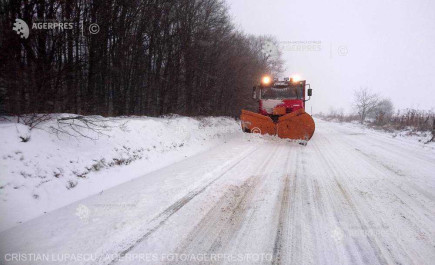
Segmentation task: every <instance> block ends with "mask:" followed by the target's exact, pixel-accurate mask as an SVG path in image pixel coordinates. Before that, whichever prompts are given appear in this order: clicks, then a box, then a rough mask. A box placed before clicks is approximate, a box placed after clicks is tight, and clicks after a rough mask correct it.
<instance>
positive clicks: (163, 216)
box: [108, 147, 258, 264]
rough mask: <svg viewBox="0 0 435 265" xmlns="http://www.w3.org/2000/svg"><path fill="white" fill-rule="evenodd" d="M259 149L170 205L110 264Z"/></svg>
mask: <svg viewBox="0 0 435 265" xmlns="http://www.w3.org/2000/svg"><path fill="white" fill-rule="evenodd" d="M257 149H258V147H257V148H254V149H253V150H252V151H250V152H248V154H246V155H245V156H243V157H242V158H240V159H239V160H237V161H236V162H235V163H233V164H232V165H231V166H230V167H228V168H227V169H225V170H224V171H223V172H221V173H220V174H219V175H218V176H217V177H216V178H214V179H212V180H211V181H210V182H208V183H207V184H206V185H205V186H203V187H201V188H198V189H195V190H193V191H191V192H189V193H188V194H187V195H185V196H184V197H182V198H181V199H179V200H178V201H176V202H175V203H173V204H172V205H170V206H169V207H168V208H166V209H165V210H164V211H163V212H161V213H160V214H159V215H157V216H156V217H155V218H153V219H152V220H151V221H150V223H152V222H157V224H156V225H154V226H153V227H152V228H151V229H149V230H148V232H146V233H145V234H144V235H143V236H142V237H140V238H139V239H137V240H135V241H134V242H133V244H131V245H130V246H128V247H127V248H125V249H124V250H122V251H120V252H119V253H118V255H116V256H117V257H118V258H116V259H114V260H112V261H111V262H109V263H108V264H115V263H116V262H118V260H119V257H124V256H125V255H126V254H127V253H128V252H130V251H131V250H132V249H134V248H135V247H136V246H137V245H138V244H140V243H141V242H142V241H144V240H145V239H146V238H147V237H149V236H150V235H151V234H153V233H154V232H155V231H157V230H158V229H159V228H160V227H161V226H162V225H164V224H165V223H166V221H167V220H168V219H169V218H170V217H171V216H172V215H173V214H175V213H176V212H177V211H178V210H180V209H181V208H182V207H183V206H184V205H186V204H187V203H188V202H190V201H191V200H192V199H193V198H195V197H196V196H198V195H199V194H201V193H202V192H204V191H205V190H206V189H207V188H208V187H209V186H210V185H212V184H213V183H215V182H216V181H217V180H218V179H220V178H221V177H223V176H224V175H225V174H226V173H228V172H229V171H231V170H232V169H233V168H235V167H236V166H237V165H239V164H240V163H241V162H242V161H244V160H245V159H246V158H248V157H250V155H251V154H252V153H254V152H255V151H256V150H257Z"/></svg>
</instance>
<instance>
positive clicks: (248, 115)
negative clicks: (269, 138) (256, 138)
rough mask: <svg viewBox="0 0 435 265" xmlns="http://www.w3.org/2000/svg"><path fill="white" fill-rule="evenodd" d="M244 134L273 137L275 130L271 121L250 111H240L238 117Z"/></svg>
mask: <svg viewBox="0 0 435 265" xmlns="http://www.w3.org/2000/svg"><path fill="white" fill-rule="evenodd" d="M240 120H241V122H242V129H243V131H244V132H251V133H260V134H270V135H275V134H276V129H275V124H274V123H273V121H272V119H271V118H270V117H268V116H264V115H261V114H258V113H255V112H252V111H247V110H242V115H241V116H240Z"/></svg>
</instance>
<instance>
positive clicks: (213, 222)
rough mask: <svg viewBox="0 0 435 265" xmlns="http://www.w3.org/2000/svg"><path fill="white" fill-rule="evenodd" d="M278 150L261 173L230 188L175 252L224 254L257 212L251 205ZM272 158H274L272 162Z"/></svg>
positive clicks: (266, 161) (270, 157)
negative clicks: (251, 216)
mask: <svg viewBox="0 0 435 265" xmlns="http://www.w3.org/2000/svg"><path fill="white" fill-rule="evenodd" d="M277 149H279V146H276V147H275V148H274V150H273V151H272V154H271V155H270V156H268V157H267V159H266V160H265V161H264V162H263V163H262V165H261V166H260V167H259V168H260V171H258V172H257V173H258V175H255V176H251V177H249V178H248V179H246V180H245V181H244V182H243V184H242V185H240V186H237V187H234V186H232V187H229V190H228V191H227V192H226V193H225V194H224V195H223V196H222V197H221V198H220V199H219V201H218V202H217V203H216V204H215V205H214V206H213V207H212V208H211V209H210V210H209V211H208V213H207V214H206V215H205V216H204V217H203V218H202V220H201V221H200V222H199V223H198V224H197V225H196V226H195V227H194V228H193V229H192V231H190V232H189V235H188V236H187V238H186V239H185V240H183V242H182V243H181V244H180V245H179V247H178V248H177V249H176V250H175V253H183V254H186V253H187V254H194V253H208V254H211V253H222V251H223V250H224V249H225V248H226V247H227V246H229V245H230V242H231V241H232V240H233V239H234V237H235V235H236V234H237V233H239V232H240V231H241V228H242V226H244V225H245V224H246V222H249V220H250V218H249V216H250V215H252V214H253V212H255V209H252V208H251V207H250V206H251V202H252V200H253V198H254V196H255V195H256V194H258V189H259V187H260V186H261V184H262V183H264V182H265V181H266V180H267V176H264V173H265V172H266V171H267V169H268V167H271V168H273V166H274V165H275V163H276V162H277V160H278V159H276V157H277V156H278V154H279V152H278V151H277ZM274 158H275V159H274ZM272 160H274V161H273V162H271V161H272ZM177 264H178V263H177Z"/></svg>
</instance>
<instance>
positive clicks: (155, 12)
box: [0, 0, 282, 116]
mask: <svg viewBox="0 0 435 265" xmlns="http://www.w3.org/2000/svg"><path fill="white" fill-rule="evenodd" d="M0 15H1V18H0V32H1V34H0V60H1V65H0V67H1V68H0V108H1V111H2V112H4V113H6V114H10V115H19V114H24V113H52V112H56V113H57V112H68V113H78V114H100V115H105V116H114V115H162V114H167V113H179V114H185V115H236V114H238V113H239V112H240V109H241V108H242V107H244V106H248V105H251V104H252V103H253V101H252V100H251V94H252V91H251V87H252V85H253V84H254V83H256V82H257V81H258V79H259V77H260V76H261V74H262V73H266V72H269V73H275V72H279V71H280V69H281V66H282V62H281V59H280V56H279V55H278V56H271V55H269V54H267V53H263V52H262V51H264V49H262V48H263V47H264V46H265V43H266V44H267V43H268V42H269V41H272V42H274V40H273V39H271V38H270V37H265V36H262V37H254V36H247V35H245V34H243V33H241V32H239V31H238V30H236V29H235V27H234V25H233V24H232V22H231V19H230V17H229V13H228V8H227V6H226V4H225V1H223V0H161V1H159V0H128V1H127V0H122V1H119V0H118V1H116V0H89V1H87V0H46V1H44V0H27V1H24V0H23V1H18V0H2V1H1V3H0ZM16 18H19V19H22V20H24V21H25V22H26V23H27V24H28V26H29V28H30V35H29V37H28V38H27V39H25V38H20V36H19V35H18V34H17V33H16V32H15V31H13V30H12V28H13V26H14V22H15V19H16ZM34 22H69V23H72V25H73V27H72V29H63V30H59V29H32V25H33V23H34ZM93 23H96V24H97V25H98V26H99V28H98V27H96V26H95V27H94V26H92V27H91V25H92V24H93ZM81 25H83V27H81ZM90 30H92V31H93V32H94V33H95V32H96V31H98V33H96V34H91V33H90Z"/></svg>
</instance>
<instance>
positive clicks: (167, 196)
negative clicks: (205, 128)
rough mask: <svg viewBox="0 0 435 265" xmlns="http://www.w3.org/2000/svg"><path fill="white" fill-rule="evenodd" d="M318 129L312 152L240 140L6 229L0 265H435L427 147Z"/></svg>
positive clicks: (431, 162)
mask: <svg viewBox="0 0 435 265" xmlns="http://www.w3.org/2000/svg"><path fill="white" fill-rule="evenodd" d="M316 126H317V128H316V133H315V135H314V137H313V139H312V140H311V141H310V142H309V143H308V145H307V146H301V145H298V144H296V143H289V142H287V141H284V140H280V139H276V138H273V137H259V136H256V135H247V136H246V137H242V138H239V137H238V138H235V139H233V140H231V141H228V142H227V143H226V144H223V145H221V146H218V147H216V148H213V149H211V150H209V151H206V152H204V153H201V154H199V155H196V156H194V157H190V158H187V159H185V160H184V161H181V162H178V163H175V164H172V165H170V166H168V167H165V168H163V169H160V170H158V171H154V172H152V173H150V174H147V175H145V176H143V177H140V178H137V179H135V180H132V181H130V182H128V183H125V184H122V185H119V186H117V187H115V188H112V189H110V190H107V191H104V192H102V193H101V194H98V195H95V196H92V197H89V198H87V199H84V200H82V201H79V202H77V203H74V204H72V205H69V206H67V207H64V208H61V209H59V210H56V211H54V212H51V213H48V214H46V215H44V216H42V217H39V218H36V219H34V220H31V221H29V222H27V223H24V224H22V225H19V226H16V227H14V228H12V229H9V230H6V231H4V232H2V233H0V254H1V259H2V261H3V262H5V263H6V264H53V263H56V262H59V263H61V264H68V263H70V264H118V263H119V264H141V263H145V264H250V263H255V264H260V263H261V264H433V262H434V260H435V152H434V151H433V149H431V148H430V147H427V148H424V147H422V145H421V144H417V143H413V142H410V141H406V140H402V139H394V138H391V136H389V135H386V134H383V133H377V132H373V131H371V130H361V129H357V128H355V127H351V126H343V125H339V124H335V123H328V122H323V121H319V120H317V121H316ZM24 259H26V260H24Z"/></svg>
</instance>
